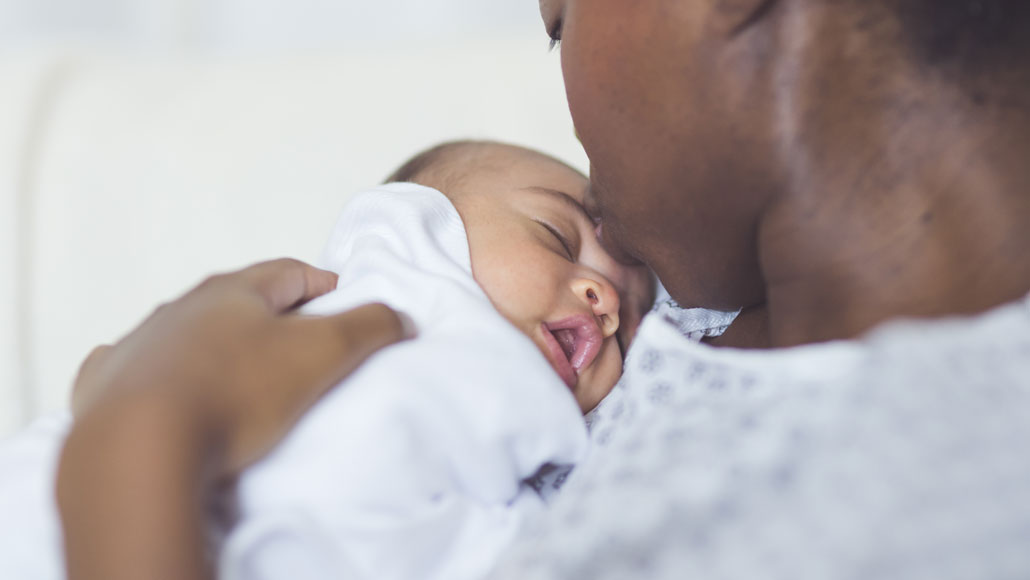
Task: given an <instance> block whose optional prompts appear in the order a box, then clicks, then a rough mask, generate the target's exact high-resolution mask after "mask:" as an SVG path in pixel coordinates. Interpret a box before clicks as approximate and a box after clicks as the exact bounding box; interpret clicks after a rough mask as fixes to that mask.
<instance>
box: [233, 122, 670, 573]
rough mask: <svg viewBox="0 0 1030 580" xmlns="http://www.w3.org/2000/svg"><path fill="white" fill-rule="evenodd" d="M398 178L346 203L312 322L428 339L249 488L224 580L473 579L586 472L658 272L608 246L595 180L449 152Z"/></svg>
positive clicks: (341, 401) (499, 147)
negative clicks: (385, 324) (409, 323)
mask: <svg viewBox="0 0 1030 580" xmlns="http://www.w3.org/2000/svg"><path fill="white" fill-rule="evenodd" d="M390 181H391V182H395V183H389V184H387V185H384V186H381V187H379V188H377V189H376V190H373V191H370V192H365V193H361V194H358V195H357V196H355V197H354V198H352V199H351V201H350V202H349V203H348V205H347V207H346V208H345V210H344V212H343V215H342V216H341V218H340V220H339V222H338V223H337V226H336V228H335V230H334V232H333V234H332V235H331V237H330V240H329V243H328V244H327V247H326V251H325V252H324V255H323V258H322V264H321V265H322V266H323V267H326V268H327V269H330V270H333V271H335V272H337V273H338V274H339V275H340V283H339V286H338V289H337V290H336V291H334V292H333V293H330V294H329V295H327V296H324V297H322V298H320V299H318V300H315V301H314V302H312V303H311V304H309V305H308V306H306V307H305V308H304V310H303V312H305V313H308V314H331V313H335V312H339V311H342V310H345V309H347V308H350V307H353V306H355V305H357V304H361V303H363V302H368V301H370V300H376V301H381V302H385V303H387V304H389V305H390V306H392V307H393V308H395V309H397V310H399V311H402V312H405V313H407V314H408V315H410V316H411V318H412V319H413V320H414V322H415V324H416V326H417V327H418V336H417V337H416V338H415V339H414V340H412V341H408V342H405V343H401V344H399V345H396V346H394V347H391V348H388V349H385V350H384V351H383V352H381V353H379V354H377V355H376V356H374V357H373V358H372V359H370V360H369V361H368V362H367V363H366V364H365V365H364V366H362V367H361V368H360V369H359V370H358V371H357V372H356V373H355V374H354V375H352V376H351V377H349V378H348V379H346V380H345V381H344V383H343V384H342V385H340V386H339V387H338V388H337V389H335V390H334V391H332V392H331V393H330V394H329V395H328V396H327V397H326V399H324V400H323V401H322V402H320V403H319V404H318V405H316V407H315V408H314V409H312V411H311V412H310V413H309V414H308V416H306V417H305V418H304V419H303V420H302V421H301V423H300V424H299V425H298V426H297V428H296V429H295V431H294V432H292V433H291V434H290V435H289V436H288V437H287V439H286V440H285V441H284V442H283V444H282V445H281V446H280V447H279V448H278V449H277V450H276V451H275V452H273V453H272V454H271V455H270V456H269V457H268V458H267V459H266V460H264V461H263V462H261V463H259V464H257V465H255V466H253V467H252V468H251V469H249V470H248V471H247V472H246V473H245V474H244V476H243V477H242V478H241V480H240V483H239V486H238V502H237V505H238V506H239V516H238V518H236V525H235V526H234V527H232V528H231V529H230V532H229V534H228V537H227V539H226V542H225V543H224V545H223V546H224V547H223V549H222V556H221V559H220V564H221V565H220V573H221V577H225V578H251V577H255V576H257V577H264V576H263V575H267V576H268V577H278V576H276V573H279V572H278V571H286V570H289V571H291V574H292V575H294V576H297V577H305V578H310V577H321V576H325V577H346V578H376V579H404V578H419V579H432V578H440V579H446V580H460V579H463V578H468V579H474V578H478V577H480V576H481V575H483V574H484V573H486V572H487V571H489V569H490V566H491V564H492V563H493V559H494V557H495V556H496V555H497V554H499V553H500V552H501V551H502V550H503V548H504V547H505V546H506V545H507V542H508V541H509V539H510V537H511V534H512V533H513V532H514V531H515V529H516V528H517V526H518V524H519V522H520V521H521V517H522V516H523V515H524V513H525V512H526V511H527V510H529V509H536V508H537V507H539V505H540V501H541V499H540V495H538V492H541V491H542V490H544V489H548V488H552V487H553V485H550V484H547V483H546V482H544V481H542V480H541V479H540V478H539V477H537V478H534V479H533V480H532V484H527V483H524V482H526V481H527V480H529V479H530V478H531V477H533V476H534V475H538V472H540V471H541V469H542V468H545V467H546V468H547V469H550V470H551V471H550V473H552V474H553V473H562V470H561V469H554V466H556V465H569V464H574V463H575V462H577V461H578V460H579V459H581V458H582V455H583V453H584V452H585V450H586V445H587V435H586V429H585V426H584V421H583V419H582V413H585V412H587V411H589V410H590V409H592V408H593V407H594V406H596V405H597V404H598V402H600V401H601V399H602V398H604V397H605V395H607V394H608V392H609V391H611V389H612V387H613V386H614V385H615V383H616V382H617V381H618V379H619V377H620V375H621V373H622V363H623V356H624V351H625V348H626V347H627V346H628V345H629V343H630V341H632V339H633V336H634V333H635V330H636V328H637V326H638V324H639V323H640V320H641V318H642V317H643V315H644V314H645V313H646V312H647V311H648V310H649V309H650V308H651V306H652V304H653V302H654V292H655V289H654V282H653V277H652V276H651V274H650V272H648V271H647V270H646V269H645V268H643V267H631V266H625V265H622V264H619V263H617V262H615V261H614V260H613V259H612V258H611V257H610V256H609V255H608V254H607V253H606V252H605V251H604V250H603V249H602V247H601V245H600V244H599V242H598V239H597V235H596V225H597V224H596V223H595V222H594V220H592V219H591V217H590V216H589V215H588V214H587V212H586V211H585V210H584V208H583V205H582V201H583V195H584V192H585V190H586V188H587V185H588V184H587V180H586V178H585V177H584V176H583V175H582V174H580V173H579V172H577V171H575V170H573V169H572V168H570V167H569V166H567V165H565V164H564V163H561V162H560V161H557V160H555V159H553V158H551V157H548V156H546V155H543V154H540V153H537V152H535V151H531V150H528V149H524V148H520V147H513V146H510V145H503V144H498V143H484V142H458V143H449V144H445V145H441V146H438V147H435V148H433V149H430V150H429V151H427V152H425V153H422V154H420V155H418V156H417V157H415V158H414V159H412V160H411V161H409V162H408V163H406V164H405V165H404V166H403V167H401V168H400V169H399V170H398V171H397V172H396V173H394V174H393V175H392V176H391V178H390ZM396 182H400V183H396ZM527 339H528V340H527ZM541 355H542V356H541ZM570 394H571V396H570ZM327 448H328V449H331V454H330V455H326V454H325V453H324V451H323V450H324V449H327ZM547 469H545V471H547ZM565 471H566V472H567V469H566V470H565ZM541 495H544V494H541ZM255 570H257V571H258V572H256V573H255Z"/></svg>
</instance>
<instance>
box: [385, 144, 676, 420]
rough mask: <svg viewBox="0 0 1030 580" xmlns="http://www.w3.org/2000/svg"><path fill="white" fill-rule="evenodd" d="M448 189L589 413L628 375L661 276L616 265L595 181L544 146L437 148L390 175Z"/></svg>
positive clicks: (505, 311) (487, 273) (502, 284)
mask: <svg viewBox="0 0 1030 580" xmlns="http://www.w3.org/2000/svg"><path fill="white" fill-rule="evenodd" d="M389 180H390V181H395V182H413V183H419V184H422V185H426V186H429V187H433V188H435V189H437V190H439V191H441V192H442V193H443V194H444V195H445V196H447V198H448V199H449V200H450V201H451V203H452V204H454V207H455V209H457V211H458V214H459V215H460V216H461V219H462V221H463V222H464V226H465V230H466V232H467V236H468V245H469V251H470V254H471V261H472V274H473V276H474V278H475V280H476V282H478V283H479V285H480V286H481V287H482V288H483V291H484V292H485V293H486V295H487V296H488V297H489V298H490V301H491V302H492V303H493V305H494V307H495V308H497V310H498V311H499V312H500V313H501V314H502V315H503V316H504V317H505V318H506V319H508V321H509V322H511V323H512V324H513V325H515V327H516V328H517V329H519V331H521V332H522V333H523V334H525V335H526V336H528V337H529V338H530V340H532V341H533V342H534V343H535V344H536V345H537V347H539V348H540V350H541V352H543V354H544V356H545V357H546V358H547V359H548V361H549V362H550V363H551V365H552V366H553V367H554V370H555V371H556V372H557V373H558V376H560V377H561V379H562V380H563V381H564V382H565V384H566V385H567V386H568V387H569V389H571V390H572V392H573V394H574V395H575V397H576V401H577V402H578V403H579V406H580V409H582V410H583V412H584V413H585V412H587V411H589V410H590V409H592V408H593V407H594V406H596V405H597V403H598V402H600V400H601V399H602V398H603V397H604V396H605V395H606V394H608V392H609V391H610V390H611V389H612V387H613V386H614V385H615V383H616V381H617V380H618V378H619V376H621V374H622V360H623V358H624V356H625V350H626V347H628V345H629V343H630V341H631V340H632V339H633V336H634V334H635V333H636V329H637V326H638V325H639V324H640V320H641V318H642V317H643V315H644V314H645V313H646V312H647V311H648V310H650V308H651V306H652V304H653V302H654V294H655V283H654V277H653V275H652V274H651V273H650V271H649V270H647V268H645V267H643V266H625V265H622V264H619V263H617V262H615V261H614V260H613V259H612V258H611V256H609V255H608V254H607V253H606V252H605V251H604V249H602V247H601V245H600V243H599V242H598V239H597V223H596V222H595V221H594V220H593V219H592V218H591V217H590V216H589V215H588V214H587V212H586V210H585V209H584V207H583V197H584V194H585V192H586V188H587V186H588V182H587V180H586V177H585V176H583V175H582V174H581V173H579V172H578V171H576V170H574V169H572V168H571V167H569V166H568V165H566V164H564V163H562V162H561V161H558V160H557V159H554V158H551V157H548V156H546V155H543V154H541V153H538V152H536V151H531V150H528V149H523V148H520V147H514V146H510V145H503V144H499V143H489V142H457V143H448V144H444V145H440V146H437V147H435V148H433V149H430V150H429V151H426V152H425V153H422V154H420V155H418V156H416V157H415V158H414V159H412V160H410V161H408V162H407V163H406V164H405V165H404V166H402V167H401V168H400V169H399V170H397V172H395V173H394V174H393V175H392V176H391V177H390V178H389Z"/></svg>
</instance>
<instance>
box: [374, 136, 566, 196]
mask: <svg viewBox="0 0 1030 580" xmlns="http://www.w3.org/2000/svg"><path fill="white" fill-rule="evenodd" d="M513 149H515V150H520V151H524V152H526V153H529V154H533V155H539V156H541V157H546V158H547V159H550V160H552V161H554V162H555V163H560V164H562V165H564V166H565V167H568V168H569V169H571V170H572V171H575V172H576V173H579V174H580V175H582V173H581V172H580V171H579V170H578V169H576V168H574V167H572V166H571V165H569V164H567V163H565V162H563V161H561V160H559V159H555V158H554V157H551V156H550V155H546V154H544V153H541V152H539V151H535V150H532V149H527V148H525V147H521V146H519V145H509V144H507V143H501V142H498V141H476V140H471V139H466V140H460V141H448V142H446V143H441V144H439V145H436V146H433V147H430V148H429V149H426V150H425V151H422V152H421V153H419V154H417V155H415V156H414V157H412V158H411V159H409V160H407V161H405V162H404V164H403V165H401V166H400V167H399V168H398V169H397V170H396V171H394V172H393V173H391V174H390V176H389V177H387V178H386V182H385V183H393V182H398V181H403V182H409V183H417V184H419V185H425V186H427V187H433V188H436V189H438V190H440V191H443V192H445V193H448V192H450V191H451V190H453V189H455V188H457V187H458V186H459V185H460V184H461V182H462V180H463V179H464V178H465V177H467V176H469V175H471V174H472V173H475V172H482V171H491V170H502V169H504V168H505V167H506V166H507V163H508V162H509V161H508V160H507V159H506V156H505V155H503V153H506V152H508V153H510V152H511V151H512V150H513ZM584 177H586V176H584Z"/></svg>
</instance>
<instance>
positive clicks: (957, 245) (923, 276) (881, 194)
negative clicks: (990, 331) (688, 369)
mask: <svg viewBox="0 0 1030 580" xmlns="http://www.w3.org/2000/svg"><path fill="white" fill-rule="evenodd" d="M876 5H877V4H876V3H852V2H821V1H816V0H776V1H771V2H767V1H761V0H754V1H750V0H699V1H696V2H686V1H683V0H642V1H641V2H633V3H626V2H619V1H618V0H591V1H590V2H586V1H583V0H565V1H562V0H541V2H540V8H541V14H542V16H543V19H544V24H545V27H546V29H547V30H548V31H550V32H552V33H553V34H555V35H556V36H560V38H561V57H562V67H563V71H564V75H565V81H566V87H567V92H568V99H569V108H570V110H571V112H572V116H573V120H574V122H575V124H576V128H577V131H578V133H579V135H580V137H581V140H582V142H583V145H584V147H585V149H586V151H587V154H588V155H589V157H590V159H591V162H592V174H591V189H590V193H589V198H590V199H589V201H588V203H589V205H591V206H592V207H593V208H594V211H596V212H597V213H598V214H599V215H600V216H601V218H602V220H603V223H604V228H603V231H604V234H605V235H604V242H605V244H606V245H607V246H609V247H611V248H613V249H612V252H613V254H619V250H618V249H615V248H621V251H622V252H623V253H624V254H625V255H626V256H627V257H632V258H636V259H640V260H642V261H644V262H646V263H647V264H649V265H650V266H652V267H653V268H654V270H655V271H656V273H657V274H658V276H659V278H660V279H661V280H662V281H663V283H664V284H665V286H666V288H667V289H668V290H669V291H670V293H671V294H672V296H673V297H674V298H676V299H677V300H678V301H679V302H681V303H682V304H684V305H687V306H705V307H713V308H721V309H728V308H739V307H749V308H750V307H753V308H754V309H756V311H761V309H763V308H764V309H766V314H765V315H755V316H753V317H749V319H750V320H751V321H752V322H750V323H748V324H750V325H751V330H752V331H754V332H759V333H760V332H761V331H762V328H763V325H766V324H767V327H766V328H767V329H768V339H769V341H771V343H772V344H774V345H780V346H786V345H791V344H799V343H805V342H815V341H821V340H829V339H837V338H848V337H854V336H857V335H859V334H861V333H863V332H865V331H866V330H868V329H870V328H872V327H873V326H875V325H876V324H878V323H880V322H883V321H885V320H888V319H891V318H896V317H906V316H941V315H948V314H966V313H974V312H980V311H983V310H984V309H987V308H990V307H992V306H995V305H998V304H1001V303H1004V302H1007V301H1010V300H1014V299H1016V298H1018V297H1020V296H1022V295H1023V294H1025V293H1026V292H1027V290H1028V289H1030V261H1028V260H1027V258H1026V253H1025V249H1026V248H1027V247H1030V228H1027V227H1025V224H1027V223H1030V202H1028V196H1027V195H1025V193H1024V192H1025V191H1027V188H1028V186H1030V172H1028V168H1027V167H1028V166H1027V164H1026V163H1025V162H1024V161H1023V160H1022V155H1021V153H1020V152H1022V151H1026V150H1027V147H1028V146H1030V138H1028V136H1030V119H1028V115H1027V113H1026V111H1027V110H1030V108H1028V107H1027V106H1026V104H1027V103H1026V101H1027V99H1026V97H1025V94H1026V91H1025V90H1022V89H1023V88H1024V87H1026V86H1027V85H1026V84H1025V82H1024V81H1025V79H1022V78H1019V79H1017V78H1012V77H1017V76H1020V75H1023V74H1024V73H1020V72H1018V71H1013V72H1012V73H1008V76H1006V73H1004V72H1001V73H998V72H996V73H995V77H993V78H991V79H986V80H981V81H980V82H979V84H977V86H976V87H975V89H974V90H972V91H971V90H970V87H969V86H964V85H961V84H960V83H959V82H957V81H956V82H953V83H949V82H948V79H946V78H942V76H943V72H942V71H937V72H935V71H933V70H932V69H929V70H928V69H927V67H925V66H921V65H920V64H919V63H915V62H913V56H912V55H911V51H909V50H907V48H905V45H906V43H905V42H903V39H902V38H901V37H900V34H901V32H900V31H899V30H898V29H897V22H896V21H893V20H892V19H891V18H889V17H888V16H887V15H885V14H884V13H882V12H877V10H878V9H877V8H876V7H875V6H876ZM763 303H764V304H765V306H764V307H763V306H762V304H763ZM745 334H746V333H745ZM758 342H761V341H758Z"/></svg>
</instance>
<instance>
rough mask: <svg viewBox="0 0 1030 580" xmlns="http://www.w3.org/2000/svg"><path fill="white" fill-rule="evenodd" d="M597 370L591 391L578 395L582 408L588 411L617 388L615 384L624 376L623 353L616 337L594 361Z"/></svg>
mask: <svg viewBox="0 0 1030 580" xmlns="http://www.w3.org/2000/svg"><path fill="white" fill-rule="evenodd" d="M594 367H595V372H594V374H593V376H592V377H591V379H592V380H591V381H590V383H591V384H590V388H589V392H587V393H583V394H582V396H580V397H577V399H578V400H579V405H580V408H582V409H583V412H584V413H585V412H587V411H589V410H591V409H593V408H594V407H596V406H597V404H598V403H600V402H601V400H602V399H604V398H605V397H606V396H608V393H610V392H611V391H612V389H613V388H615V384H616V383H618V382H619V378H621V377H622V355H621V354H620V353H619V345H618V344H616V343H615V341H614V339H609V341H607V342H606V343H605V347H604V349H602V351H601V354H600V355H599V356H598V359H597V360H596V361H595V363H594Z"/></svg>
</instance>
